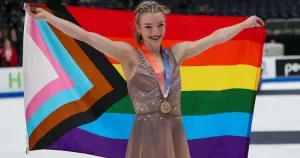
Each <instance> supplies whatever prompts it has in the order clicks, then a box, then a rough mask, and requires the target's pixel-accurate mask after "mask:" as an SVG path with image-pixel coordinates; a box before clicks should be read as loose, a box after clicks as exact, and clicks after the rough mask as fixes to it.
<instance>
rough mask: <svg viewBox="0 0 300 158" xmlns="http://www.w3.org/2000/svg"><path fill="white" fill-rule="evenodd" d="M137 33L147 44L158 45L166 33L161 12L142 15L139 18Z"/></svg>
mask: <svg viewBox="0 0 300 158" xmlns="http://www.w3.org/2000/svg"><path fill="white" fill-rule="evenodd" d="M137 31H138V32H140V33H141V35H142V37H143V41H144V42H145V43H149V44H160V43H161V40H162V38H163V37H164V35H165V32H166V24H165V16H164V14H163V13H162V12H156V13H143V14H142V15H141V16H140V21H139V26H137Z"/></svg>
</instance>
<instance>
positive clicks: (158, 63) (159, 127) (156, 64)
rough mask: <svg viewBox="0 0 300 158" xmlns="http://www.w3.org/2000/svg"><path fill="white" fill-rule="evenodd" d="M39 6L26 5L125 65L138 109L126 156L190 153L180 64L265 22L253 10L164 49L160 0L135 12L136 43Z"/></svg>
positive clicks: (173, 157) (172, 157) (161, 157)
mask: <svg viewBox="0 0 300 158" xmlns="http://www.w3.org/2000/svg"><path fill="white" fill-rule="evenodd" d="M33 9H34V10H32V8H31V7H30V6H29V5H26V6H25V10H26V12H27V13H28V14H29V15H30V16H31V17H32V18H33V19H42V20H45V21H47V22H49V23H51V24H52V25H54V26H55V27H56V28H58V29H59V30H60V31H62V32H63V33H65V34H66V35H68V36H70V37H72V38H75V39H77V40H80V41H83V42H85V43H87V44H88V45H90V46H92V47H94V48H95V49H97V50H98V51H100V52H102V53H103V54H105V55H106V56H109V57H111V58H113V59H115V60H117V61H118V62H119V63H120V64H121V65H122V69H123V72H124V74H125V78H126V81H127V86H128V92H129V95H130V97H131V100H132V103H133V106H134V109H135V113H136V118H135V121H134V126H133V129H132V131H131V135H130V138H129V141H128V145H127V151H126V158H189V157H190V153H189V148H188V143H187V139H186V135H185V133H184V128H183V124H182V120H181V116H182V115H181V111H180V95H181V79H180V76H179V74H180V69H179V67H180V66H181V64H182V62H183V61H184V60H186V59H189V58H191V57H194V56H196V55H199V54H200V53H201V52H203V51H205V50H207V49H208V48H211V47H213V46H214V45H217V44H221V43H223V42H226V41H228V40H230V39H231V38H233V37H234V36H236V35H237V34H238V33H239V32H241V31H242V30H244V29H246V28H253V27H263V26H264V22H263V21H262V20H261V19H260V18H259V17H256V16H251V17H249V18H248V19H247V20H245V21H243V22H241V23H238V24H235V25H232V26H229V27H225V28H221V29H218V30H216V31H215V32H213V33H212V34H210V35H208V36H207V37H204V38H202V39H199V40H197V41H191V42H181V43H177V44H175V45H173V46H171V47H170V48H166V49H164V48H163V47H162V45H161V41H162V39H163V37H164V35H165V32H166V21H165V14H164V10H163V6H161V5H159V4H158V3H156V2H155V1H145V2H142V3H141V4H139V5H138V6H137V8H136V10H135V12H134V13H135V21H136V22H135V26H134V27H135V29H134V34H135V39H136V41H137V43H138V44H139V48H137V49H136V48H135V47H133V46H132V45H130V44H128V43H125V42H121V41H112V40H110V39H108V38H106V37H103V36H101V35H99V34H96V33H93V32H89V31H86V30H84V29H82V28H81V27H79V26H77V25H75V24H73V23H71V22H69V21H66V20H64V19H61V18H58V17H56V16H54V15H52V14H50V13H48V12H47V11H45V10H44V9H42V8H33ZM120 25H122V24H120ZM182 30H184V28H182Z"/></svg>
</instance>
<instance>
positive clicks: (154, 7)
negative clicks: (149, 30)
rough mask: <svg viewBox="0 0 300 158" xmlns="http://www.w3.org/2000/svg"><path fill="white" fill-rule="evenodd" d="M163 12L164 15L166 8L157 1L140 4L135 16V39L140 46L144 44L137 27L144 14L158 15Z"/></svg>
mask: <svg viewBox="0 0 300 158" xmlns="http://www.w3.org/2000/svg"><path fill="white" fill-rule="evenodd" d="M156 12H162V13H163V14H164V8H163V6H162V5H160V4H158V3H157V2H155V1H144V2H142V3H140V4H139V5H138V6H137V8H136V9H135V11H134V14H135V25H134V30H133V31H134V38H135V40H136V42H137V43H138V44H140V45H141V44H142V43H143V37H142V35H141V34H140V33H139V32H138V31H137V28H136V25H138V24H139V22H140V17H141V15H142V14H143V13H156Z"/></svg>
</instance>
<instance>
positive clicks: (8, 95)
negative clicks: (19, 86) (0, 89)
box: [0, 92, 24, 98]
mask: <svg viewBox="0 0 300 158" xmlns="http://www.w3.org/2000/svg"><path fill="white" fill-rule="evenodd" d="M14 97H24V92H7V93H0V98H14Z"/></svg>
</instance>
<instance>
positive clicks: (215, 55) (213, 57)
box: [109, 37, 263, 67]
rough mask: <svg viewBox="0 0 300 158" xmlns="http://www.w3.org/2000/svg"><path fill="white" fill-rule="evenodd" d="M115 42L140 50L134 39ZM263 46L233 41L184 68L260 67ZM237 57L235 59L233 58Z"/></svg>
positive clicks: (208, 52)
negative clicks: (237, 65)
mask: <svg viewBox="0 0 300 158" xmlns="http://www.w3.org/2000/svg"><path fill="white" fill-rule="evenodd" d="M110 39H111V40H113V41H124V42H127V43H129V44H132V45H133V46H134V47H136V48H138V46H137V45H136V44H135V41H134V39H132V38H113V37H111V38H110ZM178 42H182V41H180V40H164V41H163V42H162V45H163V46H164V47H165V48H168V47H171V46H172V45H174V44H176V43H178ZM262 47H263V44H260V43H258V42H255V41H251V40H232V41H228V42H225V43H223V44H220V45H217V46H214V47H212V48H210V49H208V50H206V51H204V52H203V53H202V54H200V55H198V56H195V57H193V58H190V59H188V60H186V61H185V62H184V63H183V66H205V65H236V64H246V65H252V66H256V67H260V64H261V59H260V58H258V57H257V56H258V55H259V56H261V54H262V53H261V51H262ZM233 57H235V58H233ZM109 60H110V61H111V62H112V63H113V64H119V63H118V62H117V61H115V60H113V59H111V58H109Z"/></svg>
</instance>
